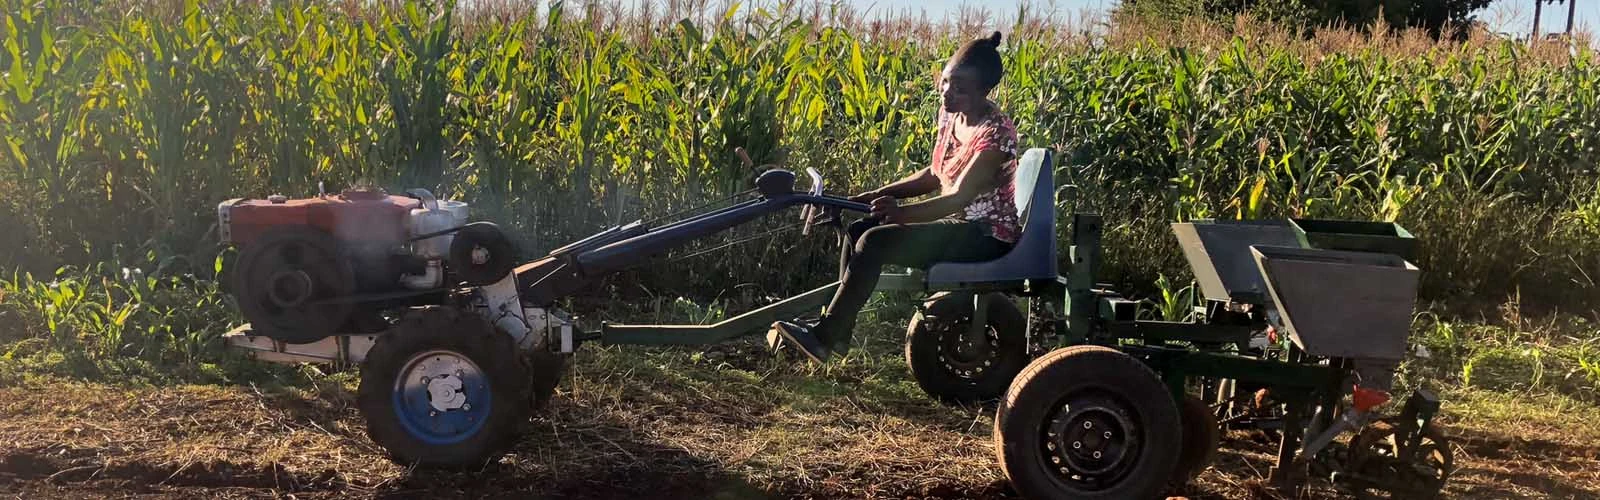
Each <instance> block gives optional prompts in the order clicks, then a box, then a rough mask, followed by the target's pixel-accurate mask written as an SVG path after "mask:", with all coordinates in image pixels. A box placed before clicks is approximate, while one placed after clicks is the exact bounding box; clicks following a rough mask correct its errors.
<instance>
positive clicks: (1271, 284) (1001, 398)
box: [218, 149, 1450, 498]
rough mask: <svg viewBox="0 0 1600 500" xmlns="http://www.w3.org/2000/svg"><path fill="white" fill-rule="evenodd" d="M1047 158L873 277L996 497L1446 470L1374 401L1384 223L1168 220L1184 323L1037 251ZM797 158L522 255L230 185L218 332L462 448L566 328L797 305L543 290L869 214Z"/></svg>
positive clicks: (321, 198)
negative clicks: (1252, 432) (961, 222)
mask: <svg viewBox="0 0 1600 500" xmlns="http://www.w3.org/2000/svg"><path fill="white" fill-rule="evenodd" d="M747 163H748V161H747ZM1055 173H1056V170H1055V167H1054V165H1053V164H1052V155H1051V152H1050V151H1049V150H1046V149H1033V150H1029V151H1027V152H1026V154H1024V155H1023V157H1022V158H1021V159H1020V161H1019V167H1018V173H1017V179H1016V186H1015V187H1016V193H1017V208H1018V210H1019V214H1020V215H1021V216H1022V219H1023V231H1022V234H1021V236H1020V238H1019V241H1018V243H1017V244H1016V246H1015V247H1014V248H1013V249H1012V250H1011V251H1010V252H1009V253H1007V254H1006V255H1004V256H1002V257H1000V258H998V259H995V260H993V261H989V262H978V263H959V264H958V263H944V264H938V265H935V266H932V267H930V268H929V269H926V270H914V271H910V272H903V273H890V274H886V275H885V276H884V278H883V279H882V280H880V284H879V289H880V290H900V291H913V292H921V293H923V294H924V296H925V297H926V300H925V301H924V302H923V303H921V304H920V305H919V307H918V308H917V311H916V312H915V313H914V315H913V316H912V318H910V321H909V324H908V327H907V334H906V340H905V342H906V352H907V360H908V364H909V366H910V369H911V372H912V376H913V379H915V380H916V382H917V383H918V385H919V386H920V387H921V388H922V389H923V390H924V391H926V392H927V393H928V395H929V396H930V397H932V398H934V399H936V400H939V401H943V402H946V403H951V404H969V403H993V404H995V412H996V413H995V424H994V425H995V428H994V430H995V431H994V437H995V442H996V451H997V458H998V459H999V462H1000V465H1001V466H1002V468H1003V469H1004V471H1005V473H1006V475H1007V477H1008V478H1009V479H1010V481H1011V483H1012V485H1013V486H1014V487H1015V488H1016V490H1017V491H1018V492H1019V493H1021V494H1023V495H1024V496H1026V497H1029V498H1148V497H1155V496H1157V495H1159V494H1160V493H1161V492H1162V491H1163V490H1164V489H1165V488H1166V487H1167V486H1169V485H1171V484H1174V483H1182V482H1184V481H1187V480H1189V479H1190V478H1192V477H1193V476H1194V475H1195V474H1197V473H1198V472H1199V471H1200V470H1202V469H1204V467H1205V465H1206V462H1207V461H1208V460H1209V459H1210V457H1211V456H1212V455H1213V454H1214V452H1215V450H1216V447H1217V441H1218V438H1217V436H1218V433H1219V429H1220V428H1221V427H1222V426H1254V427H1259V428H1262V429H1268V430H1270V431H1272V432H1276V433H1277V434H1278V435H1279V436H1280V437H1281V440H1282V443H1281V447H1280V452H1279V454H1278V460H1277V463H1276V466H1275V467H1273V469H1272V470H1273V479H1274V480H1275V481H1277V482H1278V484H1280V485H1285V486H1287V485H1291V484H1293V483H1294V482H1295V481H1297V480H1298V479H1299V478H1300V477H1301V474H1300V473H1303V472H1306V471H1314V472H1318V473H1322V472H1326V473H1329V474H1330V475H1331V476H1332V477H1335V478H1337V479H1338V480H1339V482H1340V484H1343V485H1347V486H1349V487H1351V488H1352V489H1377V490H1383V491H1389V492H1391V493H1397V494H1402V495H1405V496H1408V497H1409V496H1416V494H1418V493H1421V494H1427V493H1430V492H1436V491H1438V489H1439V487H1440V486H1441V485H1442V484H1443V481H1444V479H1445V477H1446V476H1447V474H1448V472H1449V467H1450V463H1449V460H1450V459H1449V447H1448V445H1447V443H1445V441H1444V437H1443V436H1442V435H1441V434H1440V433H1439V432H1438V430H1437V429H1436V428H1435V427H1434V426H1433V425H1431V424H1430V421H1431V418H1432V416H1433V415H1434V413H1436V412H1437V411H1438V409H1439V404H1438V400H1437V399H1436V398H1434V397H1433V396H1432V395H1431V394H1429V393H1427V392H1425V391H1416V392H1414V393H1412V394H1411V395H1410V396H1409V397H1407V398H1406V400H1405V403H1404V404H1403V405H1401V406H1402V409H1401V411H1399V412H1398V413H1396V414H1395V415H1393V416H1389V417H1382V418H1380V417H1378V416H1377V412H1378V409H1379V407H1380V406H1381V405H1382V404H1383V403H1384V402H1386V401H1387V400H1388V399H1389V398H1390V396H1389V392H1388V391H1389V390H1390V382H1389V379H1390V377H1391V376H1392V374H1393V371H1394V367H1395V366H1396V364H1397V363H1398V362H1399V360H1400V359H1401V357H1402V355H1403V354H1404V352H1405V340H1406V336H1407V331H1408V327H1409V325H1410V315H1411V312H1412V308H1413V302H1414V297H1415V289H1416V279H1417V274H1418V270H1417V268H1416V267H1415V266H1413V265H1412V264H1410V263H1409V262H1408V261H1407V260H1406V258H1407V257H1408V256H1409V252H1410V251H1411V248H1412V241H1413V240H1412V239H1411V236H1410V235H1409V234H1408V233H1406V232H1405V231H1404V229H1402V228H1399V227H1398V226H1396V225H1394V224H1388V223H1368V222H1352V221H1317V220H1299V219H1297V220H1290V221H1246V222H1239V221H1194V222H1188V223H1181V224H1174V225H1173V231H1174V234H1175V236H1176V237H1177V238H1176V239H1177V241H1178V243H1179V245H1180V247H1181V248H1182V250H1183V252H1184V254H1185V256H1186V257H1187V258H1188V261H1189V263H1190V265H1191V267H1192V268H1193V270H1194V274H1195V277H1196V280H1197V281H1198V283H1199V285H1200V289H1201V290H1202V292H1203V295H1204V297H1205V301H1204V305H1202V306H1199V307H1196V308H1195V311H1194V314H1193V315H1191V317H1190V318H1189V319H1187V320H1186V321H1156V320H1148V319H1143V317H1144V315H1143V314H1142V313H1141V307H1140V303H1139V302H1137V301H1134V300H1131V299H1128V298H1125V297H1123V296H1121V295H1119V294H1118V293H1117V292H1115V291H1113V290H1110V289H1109V287H1106V286H1103V285H1099V284H1097V282H1096V281H1095V276H1096V272H1097V270H1098V267H1099V263H1100V260H1101V246H1100V234H1101V224H1100V218H1099V217H1098V216H1096V215H1094V214H1081V213H1080V214H1072V215H1071V219H1070V221H1067V222H1068V223H1070V225H1071V231H1070V237H1069V241H1068V243H1070V244H1069V245H1068V246H1066V247H1065V248H1061V247H1060V246H1059V243H1058V238H1057V232H1056V225H1057V221H1056V210H1055V208H1056V207H1057V206H1058V203H1057V202H1066V203H1064V204H1065V205H1069V206H1070V205H1071V200H1070V199H1068V200H1058V199H1057V198H1058V196H1057V193H1058V189H1057V184H1058V183H1057V182H1056V179H1055ZM807 174H808V176H809V177H810V183H809V184H810V186H809V188H808V189H805V190H799V189H797V182H796V180H797V176H796V175H794V174H793V173H791V172H789V171H785V170H781V169H772V170H768V171H766V172H763V173H762V174H761V175H759V176H758V177H757V179H756V181H755V188H754V189H753V190H751V191H750V192H748V193H746V194H745V195H744V197H743V198H742V199H739V200H737V201H736V202H735V203H733V204H731V205H729V206H726V207H722V208H717V209H713V210H709V211H706V212H704V213H700V214H698V215H694V216H691V217H688V218H685V219H683V220H680V221H677V222H674V223H670V224H666V225H661V226H651V225H649V224H646V223H644V222H642V221H636V222H633V223H629V224H624V225H618V226H616V227H612V228H609V229H606V230H604V231H601V232H599V233H597V234H595V235H593V236H590V237H588V238H584V239H582V240H579V241H576V242H573V243H571V244H568V245H565V246H562V247H560V248H557V249H555V250H552V251H550V252H549V253H548V254H546V255H544V256H542V257H539V258H537V259H533V260H531V261H527V262H523V263H517V262H516V260H517V259H516V257H515V256H516V253H515V249H514V248H513V246H512V245H511V244H510V242H509V239H508V238H506V236H505V235H504V234H503V233H502V232H501V231H500V230H499V228H498V227H497V226H495V225H494V224H492V223H488V222H472V223H468V222H467V220H468V218H467V216H466V213H467V210H468V207H467V206H466V204H464V203H460V202H456V201H451V200H436V199H434V197H433V196H432V195H431V194H430V193H428V192H426V191H421V190H414V191H411V192H408V193H407V195H406V196H392V195H387V194H385V193H381V192H372V191H347V192H344V193H340V194H337V195H328V194H321V195H318V196H317V197H316V198H311V199H305V200H288V199H286V198H283V197H277V196H275V197H270V198H268V199H266V200H244V199H240V200H229V201H227V202H224V203H222V204H221V205H219V208H218V216H219V218H220V222H221V226H222V229H223V232H222V234H223V237H224V240H225V241H227V242H229V243H231V244H233V245H236V246H238V247H239V248H240V257H239V259H237V261H236V262H235V263H234V264H233V265H231V266H230V267H231V269H230V271H229V272H230V273H231V275H232V277H231V278H230V279H229V290H230V292H231V293H232V294H233V296H234V297H235V298H236V299H237V300H238V302H239V305H240V308H241V310H242V311H243V312H244V314H245V316H246V318H247V319H248V320H250V322H251V323H250V324H247V325H244V326H242V327H240V328H238V329H237V330H235V331H233V332H230V333H229V334H228V335H227V336H226V337H225V338H226V342H228V343H229V344H230V345H231V346H232V347H234V348H236V349H241V350H245V351H248V352H251V353H253V354H254V355H255V356H257V357H258V358H259V359H262V360H267V361H278V362H324V363H338V364H352V365H359V366H360V369H361V383H360V389H359V395H358V399H357V401H358V406H359V407H360V410H361V413H362V415H363V417H364V418H365V419H366V425H367V430H368V435H369V436H370V437H371V438H372V439H373V440H374V441H375V442H376V443H378V444H379V445H380V446H382V447H383V448H384V449H385V450H387V451H388V453H389V454H390V456H391V457H392V458H393V459H394V460H396V461H397V462H401V463H404V464H408V465H419V466H433V467H462V466H472V465H476V464H481V463H483V462H484V461H486V460H493V459H495V458H496V457H498V456H500V455H501V454H503V453H504V451H505V450H506V449H507V446H508V445H509V444H511V443H513V442H514V441H515V439H514V438H515V432H516V429H518V427H519V425H518V424H519V423H520V422H521V421H522V420H524V419H526V418H527V417H528V415H529V413H530V412H532V411H534V410H537V409H538V408H539V407H540V406H542V405H543V403H545V402H546V401H547V400H548V398H549V397H550V396H551V395H552V393H553V391H554V388H555V387H556V385H557V383H558V381H559V379H560V377H561V374H562V371H563V367H564V366H565V364H566V363H567V358H568V357H569V355H570V354H571V353H573V352H574V351H576V350H577V349H578V348H579V346H580V345H581V344H583V343H586V342H603V343H609V344H655V345H697V344H709V343H716V342H723V341H727V340H729V339H734V338H737V337H741V336H745V335H759V334H761V333H763V332H767V331H768V328H769V326H770V325H771V324H772V323H773V322H774V321H777V320H789V319H794V318H797V317H801V316H805V315H808V314H814V313H816V312H817V311H818V310H819V309H820V308H822V307H823V306H824V305H825V304H826V303H827V301H828V300H829V299H830V298H831V296H832V294H833V291H834V289H835V287H837V286H838V283H837V282H835V283H830V284H826V285H823V286H821V287H818V288H816V289H813V290H810V291H807V292H804V293H801V294H798V295H795V296H793V297H789V298H787V299H784V300H781V301H778V302H775V303H772V304H768V305H765V306H762V307H759V308H756V309H754V310H751V311H748V312H745V313H743V314H740V315H737V316H734V317H732V318H729V319H727V320H724V321H721V322H719V323H715V324H710V325H627V324H599V325H592V324H585V322H583V321H581V320H579V319H578V318H577V317H576V316H574V315H573V314H572V313H571V312H569V311H563V310H560V309H559V308H558V307H557V304H558V303H559V302H560V300H561V299H563V298H565V297H568V296H571V295H572V294H573V293H576V292H577V291H579V290H581V289H582V288H584V287H585V286H586V285H588V284H589V283H592V282H594V281H595V280H597V279H600V278H602V277H605V276H607V275H610V274H612V273H616V272H618V271H621V270H625V269H628V268H631V267H635V266H642V265H648V264H649V263H650V259H649V257H651V256H654V255H658V254H660V253H663V252H665V251H667V250H670V249H673V248H676V247H679V246H682V245H684V244H687V243H689V242H692V241H696V240H698V239H702V238H706V237H709V236H712V235H715V234H717V233H719V232H721V231H724V230H726V229H729V228H732V227H734V226H738V225H741V224H746V223H749V222H751V221H754V220H757V219H760V218H762V217H766V216H770V215H774V214H778V213H780V212H784V211H787V210H789V209H794V208H798V209H800V211H801V216H802V217H803V219H804V221H805V223H804V227H805V230H804V231H803V233H805V234H809V233H810V232H812V231H813V230H814V229H816V228H818V227H821V228H832V229H834V230H836V231H842V230H844V227H845V226H844V224H843V220H844V219H845V218H846V217H848V216H851V215H853V214H865V213H866V212H868V211H869V210H868V209H869V207H868V206H866V205H865V204H861V203H856V202H852V201H849V200H848V199H845V198H843V197H839V196H835V195H831V194H828V193H826V192H825V190H824V186H825V183H824V178H823V176H822V175H821V174H820V173H818V172H817V171H815V170H810V171H808V172H807ZM1063 192H1070V191H1063ZM768 339H769V341H775V337H774V336H773V335H771V334H770V333H769V334H768ZM1345 436H1353V437H1350V438H1349V439H1347V440H1346V439H1342V438H1344V437H1345ZM1430 471H1432V472H1430Z"/></svg>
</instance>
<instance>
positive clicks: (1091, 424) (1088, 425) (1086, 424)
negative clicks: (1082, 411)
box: [1083, 422, 1094, 429]
mask: <svg viewBox="0 0 1600 500" xmlns="http://www.w3.org/2000/svg"><path fill="white" fill-rule="evenodd" d="M1083 428H1085V429H1093V428H1094V422H1084V423H1083Z"/></svg>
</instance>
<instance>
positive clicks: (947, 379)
mask: <svg viewBox="0 0 1600 500" xmlns="http://www.w3.org/2000/svg"><path fill="white" fill-rule="evenodd" d="M972 313H973V295H972V294H971V293H954V294H946V295H942V296H936V297H934V298H933V299H932V300H931V301H930V302H929V303H928V305H927V307H926V314H924V313H923V312H918V313H917V314H916V315H915V316H913V317H912V318H911V324H910V325H908V326H907V327H906V347H905V351H906V365H907V366H909V367H910V368H911V378H913V379H915V380H916V381H917V386H918V387H921V388H922V391H923V392H925V393H927V394H928V396H929V397H932V398H933V399H935V400H937V401H939V402H942V403H945V404H951V405H973V404H983V403H988V402H992V401H995V400H997V399H999V398H1000V396H1002V395H1004V394H1005V392H1006V388H1007V387H1009V386H1010V385H1011V381H1012V379H1014V378H1016V376H1017V373H1020V372H1021V371H1022V367H1024V366H1026V365H1027V364H1028V322H1027V317H1026V316H1024V315H1023V314H1022V310H1020V309H1018V308H1017V305H1016V303H1014V302H1012V301H1011V299H1010V298H1008V297H1006V296H1005V295H1004V294H1000V293H992V294H990V297H989V306H988V312H987V314H988V317H987V320H986V321H985V322H986V323H988V325H987V327H986V328H985V329H984V338H983V339H970V338H966V337H968V336H969V335H968V333H967V330H968V325H970V324H971V321H972V315H973V314H972Z"/></svg>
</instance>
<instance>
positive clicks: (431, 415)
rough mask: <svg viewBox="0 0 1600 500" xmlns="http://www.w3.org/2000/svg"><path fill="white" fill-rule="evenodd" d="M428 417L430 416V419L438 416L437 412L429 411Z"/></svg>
mask: <svg viewBox="0 0 1600 500" xmlns="http://www.w3.org/2000/svg"><path fill="white" fill-rule="evenodd" d="M428 416H430V417H437V416H439V412H436V411H429V412H428Z"/></svg>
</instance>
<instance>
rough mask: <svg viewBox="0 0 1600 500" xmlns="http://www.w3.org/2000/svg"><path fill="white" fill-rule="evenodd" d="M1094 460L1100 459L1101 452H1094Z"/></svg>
mask: <svg viewBox="0 0 1600 500" xmlns="http://www.w3.org/2000/svg"><path fill="white" fill-rule="evenodd" d="M1094 458H1096V459H1099V458H1100V452H1098V451H1097V452H1094Z"/></svg>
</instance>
